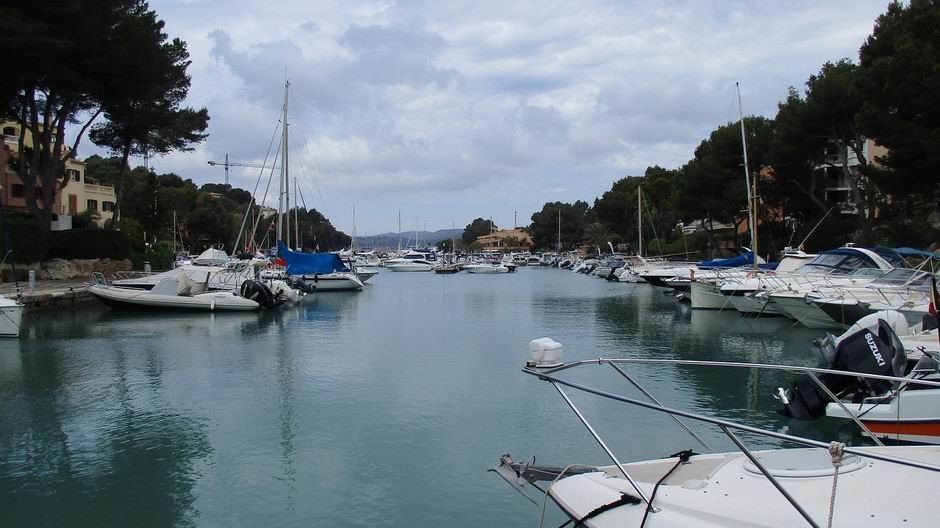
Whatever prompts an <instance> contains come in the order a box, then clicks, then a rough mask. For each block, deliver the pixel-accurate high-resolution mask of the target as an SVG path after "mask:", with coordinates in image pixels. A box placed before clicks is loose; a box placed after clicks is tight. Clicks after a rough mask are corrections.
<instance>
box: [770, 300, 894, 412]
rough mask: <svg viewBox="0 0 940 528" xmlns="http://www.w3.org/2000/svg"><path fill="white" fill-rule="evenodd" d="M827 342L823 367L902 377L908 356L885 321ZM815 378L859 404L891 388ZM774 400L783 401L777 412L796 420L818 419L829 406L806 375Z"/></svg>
mask: <svg viewBox="0 0 940 528" xmlns="http://www.w3.org/2000/svg"><path fill="white" fill-rule="evenodd" d="M827 341H828V345H829V347H828V349H827V346H826V343H824V344H823V345H821V349H822V350H823V351H824V352H826V351H829V352H830V353H831V356H830V358H829V359H830V364H829V365H826V366H825V368H828V369H832V370H844V371H847V372H858V373H859V374H877V375H882V376H903V375H904V374H905V368H906V366H907V354H906V353H905V352H904V345H903V344H901V340H900V339H898V336H897V334H896V333H895V332H894V330H893V329H892V328H891V325H890V324H889V323H888V322H887V321H885V320H884V319H880V318H879V319H878V322H877V324H875V325H869V326H865V327H862V328H859V329H856V330H854V331H851V330H850V332H846V333H845V334H843V335H842V336H841V337H839V339H838V340H833V339H832V338H831V336H830V337H829V338H828V339H827ZM833 345H834V348H833ZM817 377H818V378H819V381H820V382H822V383H823V384H824V385H825V386H826V388H828V389H829V390H830V391H832V393H833V394H835V395H836V396H838V397H839V398H842V399H851V401H853V402H855V403H860V402H861V401H862V400H863V399H864V398H868V397H873V396H880V395H882V394H884V393H885V392H887V391H888V390H890V389H891V387H892V383H891V382H890V381H887V380H873V379H865V378H852V377H850V376H842V375H837V374H820V375H817ZM777 397H778V398H779V399H780V400H781V401H782V402H783V409H781V410H780V411H779V412H780V413H781V414H783V415H784V416H790V417H792V418H796V419H798V420H815V419H817V418H819V417H820V416H822V415H823V414H824V413H825V412H826V405H827V404H829V403H830V398H829V396H828V395H827V394H826V392H825V391H824V390H823V389H822V388H820V387H819V386H818V385H817V384H816V382H814V381H813V380H812V378H810V377H809V376H807V375H804V376H801V377H800V378H798V379H796V380H795V381H794V382H793V383H791V384H790V387H789V388H788V389H783V388H779V389H777Z"/></svg>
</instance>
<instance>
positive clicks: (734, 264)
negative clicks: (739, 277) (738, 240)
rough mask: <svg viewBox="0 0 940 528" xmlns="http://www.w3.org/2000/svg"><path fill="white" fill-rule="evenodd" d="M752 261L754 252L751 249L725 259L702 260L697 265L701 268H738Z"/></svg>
mask: <svg viewBox="0 0 940 528" xmlns="http://www.w3.org/2000/svg"><path fill="white" fill-rule="evenodd" d="M753 263H754V253H753V252H751V251H746V252H744V253H742V254H740V255H738V256H736V257H731V258H726V259H711V260H703V261H701V262H699V263H698V267H699V268H702V269H708V268H739V267H741V266H747V265H749V264H753Z"/></svg>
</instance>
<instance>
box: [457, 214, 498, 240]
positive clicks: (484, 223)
mask: <svg viewBox="0 0 940 528" xmlns="http://www.w3.org/2000/svg"><path fill="white" fill-rule="evenodd" d="M492 226H493V223H492V222H491V221H489V220H486V219H483V218H475V219H474V220H473V221H472V222H470V223H469V224H467V227H465V228H464V229H463V234H462V235H461V236H460V240H461V241H463V244H464V245H465V246H469V245H470V244H472V243H474V242H476V239H477V237H481V236H483V235H488V234H490V230H491V227H492Z"/></svg>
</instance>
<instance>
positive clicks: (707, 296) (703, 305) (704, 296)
mask: <svg viewBox="0 0 940 528" xmlns="http://www.w3.org/2000/svg"><path fill="white" fill-rule="evenodd" d="M690 289H691V294H692V295H691V297H692V309H693V310H722V309H727V308H730V306H729V303H728V297H725V296H724V295H722V294H721V287H720V286H719V285H718V284H714V283H711V282H702V281H692V283H691V285H690Z"/></svg>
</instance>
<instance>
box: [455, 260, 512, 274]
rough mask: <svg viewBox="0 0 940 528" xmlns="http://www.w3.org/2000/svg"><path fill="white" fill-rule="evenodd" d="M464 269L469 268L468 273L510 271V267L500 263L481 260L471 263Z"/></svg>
mask: <svg viewBox="0 0 940 528" xmlns="http://www.w3.org/2000/svg"><path fill="white" fill-rule="evenodd" d="M464 269H465V270H467V273H509V268H508V267H507V266H504V265H503V264H499V263H493V264H488V263H485V262H481V263H479V264H471V265H470V266H467V267H466V268H464Z"/></svg>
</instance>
